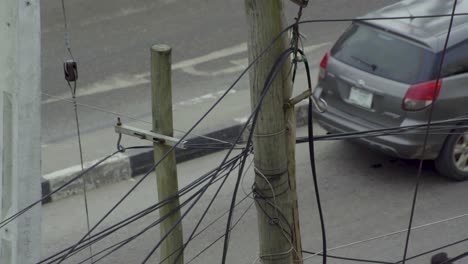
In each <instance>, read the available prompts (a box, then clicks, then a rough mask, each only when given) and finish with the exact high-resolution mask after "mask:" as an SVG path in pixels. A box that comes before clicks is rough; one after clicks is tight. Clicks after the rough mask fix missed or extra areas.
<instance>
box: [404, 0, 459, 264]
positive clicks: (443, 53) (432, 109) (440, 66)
mask: <svg viewBox="0 0 468 264" xmlns="http://www.w3.org/2000/svg"><path fill="white" fill-rule="evenodd" d="M457 3H458V0H454V2H453V9H452V12H451V17H450V22H449V26H448V31H447V37H446V38H445V43H444V49H443V51H442V56H441V58H440V62H439V68H438V73H437V77H436V87H438V86H439V83H440V82H441V76H442V70H443V66H444V59H445V55H446V53H447V47H448V43H449V39H450V33H451V32H452V26H453V20H454V15H455V10H456V8H457ZM437 92H438V91H437V89H434V93H433V97H432V98H434V101H433V102H432V104H431V105H430V107H429V117H428V120H427V128H426V134H425V135H424V143H423V148H422V158H421V159H420V161H419V167H418V172H417V175H416V183H415V187H414V194H413V200H412V204H411V213H410V219H409V224H408V232H407V234H406V241H405V246H404V252H403V262H402V264H405V263H406V256H407V254H408V246H409V240H410V236H411V227H412V226H413V219H414V212H415V209H416V201H417V198H418V191H419V186H420V183H421V175H422V168H423V163H424V156H425V155H426V148H427V142H428V139H429V130H430V127H431V121H432V117H433V114H434V105H435V104H436V102H437Z"/></svg>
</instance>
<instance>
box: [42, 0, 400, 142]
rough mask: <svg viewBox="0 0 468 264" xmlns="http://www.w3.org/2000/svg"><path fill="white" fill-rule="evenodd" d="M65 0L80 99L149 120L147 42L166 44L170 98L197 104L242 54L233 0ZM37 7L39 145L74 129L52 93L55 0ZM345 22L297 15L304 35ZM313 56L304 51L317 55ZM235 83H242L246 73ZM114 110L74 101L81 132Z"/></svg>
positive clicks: (310, 13) (238, 9)
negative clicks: (170, 52)
mask: <svg viewBox="0 0 468 264" xmlns="http://www.w3.org/2000/svg"><path fill="white" fill-rule="evenodd" d="M391 2H395V1H389V0H314V1H311V2H310V4H309V7H308V8H307V9H305V10H304V14H303V18H304V19H310V18H353V17H356V16H358V15H362V14H364V13H366V12H367V11H370V10H372V9H375V8H378V7H380V6H383V5H386V4H389V3H391ZM65 6H66V15H67V19H68V28H69V31H70V35H71V49H72V52H73V56H74V57H75V59H76V60H77V62H78V64H79V66H78V67H79V82H78V92H77V93H78V96H79V97H78V101H79V103H82V104H87V105H90V106H93V107H97V108H100V109H104V110H107V111H110V112H117V113H120V114H123V115H128V116H131V117H137V118H140V119H144V120H146V121H149V120H151V119H150V109H151V108H150V99H149V95H150V89H149V74H148V71H149V48H150V47H151V45H152V44H156V43H166V44H168V45H170V46H171V47H172V48H173V62H174V69H175V70H174V73H173V101H174V103H175V104H177V103H180V104H182V105H183V103H184V102H185V103H186V102H189V103H191V105H192V106H193V108H196V107H197V102H198V101H200V98H201V99H203V98H204V96H205V97H206V96H207V95H210V94H212V93H216V92H219V91H222V90H224V89H226V87H227V86H228V85H229V84H230V83H231V82H232V81H233V80H234V77H235V76H236V74H238V73H239V72H240V70H241V69H242V68H243V67H244V66H245V64H246V59H245V58H246V57H247V55H246V46H245V42H246V31H247V30H246V24H245V14H244V6H243V1H241V0H223V1H218V0H190V1H182V0H134V1H127V0H100V1H94V0H68V1H65ZM286 11H287V12H286V13H287V19H288V21H289V22H291V21H292V18H293V17H294V16H295V13H296V12H297V7H296V6H295V5H294V4H291V3H289V2H288V1H286ZM41 14H42V48H43V49H42V59H43V70H42V72H43V74H42V87H43V88H42V89H43V92H44V95H43V98H42V100H43V104H42V106H43V108H42V124H43V125H42V137H43V144H45V145H46V144H50V143H54V142H55V143H57V142H61V141H64V140H65V139H67V138H69V137H70V136H74V135H75V134H76V131H75V123H74V115H73V107H72V105H71V104H70V103H69V102H64V101H60V100H59V99H58V98H69V97H70V95H69V89H68V87H67V85H66V83H65V81H64V80H63V70H62V62H63V60H64V59H68V58H69V57H68V54H67V52H66V51H65V48H64V47H65V46H64V37H63V35H64V20H63V13H62V7H61V3H60V1H42V2H41ZM346 25H347V23H316V24H308V25H304V26H303V27H301V30H302V32H303V33H304V34H305V35H306V36H307V37H308V38H307V40H306V41H305V45H306V46H311V47H314V46H316V45H319V46H320V45H322V44H324V43H325V44H327V43H329V42H330V41H334V40H335V39H336V38H337V37H338V36H339V34H340V33H341V32H342V31H343V29H344V28H345V27H346ZM320 57H321V55H317V57H314V58H310V60H311V61H312V62H317V61H318V60H320V59H321V58H320ZM237 89H239V90H245V89H248V87H247V84H246V81H244V82H243V83H241V85H240V86H239V87H238V88H237ZM46 94H47V95H46ZM48 95H53V96H54V97H50V96H48ZM244 101H248V100H244ZM187 111H190V108H188V110H187ZM115 119H116V116H115V115H114V114H109V113H105V112H103V111H101V110H95V109H89V108H86V107H80V122H81V124H80V125H81V128H82V130H83V132H84V134H86V133H91V132H94V131H97V130H100V129H104V128H108V127H110V126H112V125H113V124H114V123H115ZM127 120H128V119H127ZM212 126H216V124H212Z"/></svg>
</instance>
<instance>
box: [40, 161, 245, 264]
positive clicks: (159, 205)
mask: <svg viewBox="0 0 468 264" xmlns="http://www.w3.org/2000/svg"><path fill="white" fill-rule="evenodd" d="M237 166H238V165H237ZM228 175H229V173H226V174H225V175H222V176H220V177H219V178H218V179H217V180H216V181H214V182H213V184H214V183H216V182H217V181H218V180H220V179H221V178H223V177H227V176H228ZM198 185H200V183H199V184H197V186H198ZM197 186H195V187H197ZM191 190H193V188H191V189H187V190H181V191H184V193H182V194H181V196H182V195H185V194H187V193H188V192H190V191H191ZM197 193H200V190H199V191H197ZM197 193H196V194H197ZM174 196H175V195H173V196H172V197H169V198H167V199H165V200H163V201H161V202H159V203H157V204H156V205H153V206H151V207H149V208H148V209H146V210H143V211H142V213H144V214H142V215H140V216H138V214H140V213H137V216H138V218H137V219H132V221H131V222H134V221H136V220H138V219H140V218H142V217H143V216H145V215H147V214H149V213H151V212H153V211H155V210H157V209H159V208H161V207H162V206H164V205H166V204H168V203H170V202H171V201H172V200H173V197H174ZM189 199H190V200H191V199H192V198H189ZM149 209H150V211H149V212H145V211H148V210H149ZM158 223H159V222H158ZM128 224H129V223H126V224H125V226H126V225H128ZM114 226H115V225H114ZM153 226H154V225H153ZM121 227H123V226H121ZM121 227H119V229H120V228H121ZM111 228H112V227H111ZM111 228H108V229H111ZM108 229H106V230H103V231H101V232H100V233H98V234H96V235H94V236H93V238H94V237H95V236H97V235H100V234H101V233H103V232H106V231H108ZM115 231H116V230H112V231H111V233H109V234H105V235H103V236H100V237H99V238H97V239H95V240H93V242H92V243H94V242H96V240H100V239H102V238H103V237H105V236H108V235H110V234H112V233H113V232H115ZM145 231H146V230H145ZM134 238H136V237H134ZM129 242H130V241H129ZM117 244H119V243H117ZM86 246H87V244H85V245H82V246H81V247H80V249H83V248H85V247H86ZM114 246H116V245H114ZM110 248H112V247H110ZM80 249H77V250H75V251H74V253H77V252H79V251H80ZM66 250H67V249H65V250H62V251H61V252H59V253H58V254H55V255H53V256H51V257H49V258H47V259H46V260H49V259H51V258H54V257H55V258H56V257H57V256H58V255H59V254H60V253H63V252H65V251H66ZM74 253H72V254H70V256H72V255H73V254H74ZM99 254H100V253H99ZM96 255H98V254H96ZM57 260H58V259H55V260H53V261H51V262H48V263H53V262H55V261H57ZM44 261H45V260H43V261H41V262H40V263H43V262H44Z"/></svg>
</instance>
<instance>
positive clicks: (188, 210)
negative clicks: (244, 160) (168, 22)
mask: <svg viewBox="0 0 468 264" xmlns="http://www.w3.org/2000/svg"><path fill="white" fill-rule="evenodd" d="M246 127H247V123H246V124H245V125H244V128H243V129H242V130H241V132H240V133H239V135H238V136H237V139H236V141H235V142H234V145H235V144H237V142H238V141H239V140H240V138H241V137H242V134H243V132H244V130H245V128H246ZM234 145H233V146H232V148H231V149H230V150H229V151H228V153H227V154H226V155H225V157H224V159H223V161H222V162H221V164H220V166H221V165H222V164H224V163H225V162H226V160H227V158H228V157H229V155H230V154H231V152H232V151H233V148H234ZM245 151H247V150H245ZM220 166H218V169H217V172H218V171H219V168H220ZM213 179H214V178H211V179H210V182H209V183H208V184H211V183H212V182H213ZM206 190H207V188H206V187H205V188H203V189H202V192H201V193H200V194H199V195H198V196H197V197H196V198H195V201H194V202H193V203H192V204H191V205H190V207H189V208H188V209H187V211H185V212H184V214H183V215H182V216H181V217H180V218H179V219H178V220H177V221H176V222H175V223H174V225H173V226H172V227H171V228H170V229H169V230H168V231H167V233H166V234H165V235H164V236H163V237H162V238H161V239H160V240H159V241H158V243H157V244H156V245H155V246H154V247H153V248H152V249H151V251H150V252H149V253H148V254H147V255H146V257H145V258H144V260H143V262H142V264H144V263H146V262H147V261H148V260H149V259H150V258H151V256H152V255H153V254H154V252H155V251H156V250H157V249H158V248H159V247H160V246H161V244H162V243H163V242H164V241H165V240H166V239H167V237H168V236H169V235H170V234H171V233H172V231H173V230H174V229H175V228H176V227H177V226H178V225H179V224H180V223H181V222H182V220H183V219H184V218H185V217H186V216H187V214H188V213H190V211H191V210H192V209H193V207H194V206H195V205H196V204H197V203H198V201H199V200H200V199H201V197H202V196H203V194H204V193H205V192H206ZM204 215H206V214H204ZM204 215H203V216H202V219H203V217H204ZM202 219H200V220H202Z"/></svg>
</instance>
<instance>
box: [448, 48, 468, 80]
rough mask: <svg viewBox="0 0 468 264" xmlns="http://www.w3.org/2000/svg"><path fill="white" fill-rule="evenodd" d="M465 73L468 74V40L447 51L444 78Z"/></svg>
mask: <svg viewBox="0 0 468 264" xmlns="http://www.w3.org/2000/svg"><path fill="white" fill-rule="evenodd" d="M464 73H468V40H466V41H464V42H461V43H459V44H457V45H455V46H453V47H452V48H450V49H449V50H447V54H446V55H445V59H444V66H443V68H442V77H450V76H454V75H458V74H464Z"/></svg>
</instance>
